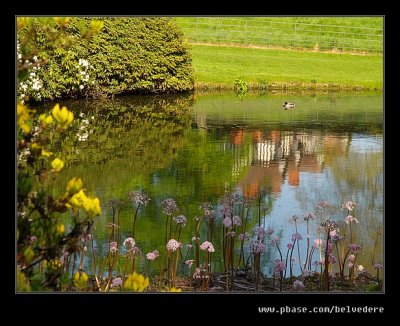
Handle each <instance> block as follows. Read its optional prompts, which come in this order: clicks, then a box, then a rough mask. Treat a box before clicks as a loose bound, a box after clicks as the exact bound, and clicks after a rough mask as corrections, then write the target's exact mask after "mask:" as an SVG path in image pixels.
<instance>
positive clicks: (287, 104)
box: [283, 102, 296, 109]
mask: <svg viewBox="0 0 400 326" xmlns="http://www.w3.org/2000/svg"><path fill="white" fill-rule="evenodd" d="M283 107H284V108H285V109H293V108H295V107H296V104H294V102H285V104H283Z"/></svg>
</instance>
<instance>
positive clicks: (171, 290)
mask: <svg viewBox="0 0 400 326" xmlns="http://www.w3.org/2000/svg"><path fill="white" fill-rule="evenodd" d="M168 292H182V289H178V288H176V287H173V288H170V289H169V291H168Z"/></svg>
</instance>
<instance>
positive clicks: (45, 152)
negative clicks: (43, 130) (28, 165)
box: [42, 148, 53, 157]
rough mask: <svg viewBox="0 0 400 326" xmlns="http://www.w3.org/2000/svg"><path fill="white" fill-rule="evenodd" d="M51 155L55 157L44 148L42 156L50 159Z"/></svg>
mask: <svg viewBox="0 0 400 326" xmlns="http://www.w3.org/2000/svg"><path fill="white" fill-rule="evenodd" d="M51 155H53V153H52V152H49V151H46V150H45V149H43V148H42V156H43V157H50V156H51Z"/></svg>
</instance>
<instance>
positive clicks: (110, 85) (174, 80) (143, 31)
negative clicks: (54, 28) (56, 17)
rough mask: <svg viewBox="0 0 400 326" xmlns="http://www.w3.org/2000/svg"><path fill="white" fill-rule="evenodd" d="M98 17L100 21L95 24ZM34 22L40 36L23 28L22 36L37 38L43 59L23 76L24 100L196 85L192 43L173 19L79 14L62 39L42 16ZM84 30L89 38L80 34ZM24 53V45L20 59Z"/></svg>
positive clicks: (20, 88)
mask: <svg viewBox="0 0 400 326" xmlns="http://www.w3.org/2000/svg"><path fill="white" fill-rule="evenodd" d="M94 20H95V21H97V22H98V23H97V24H92V23H93V21H94ZM33 24H36V25H37V28H36V29H35V34H34V35H24V34H23V33H24V30H23V29H21V30H19V31H18V32H19V35H17V36H18V37H17V38H18V39H19V40H20V42H21V44H22V40H23V39H26V37H27V36H28V37H29V38H30V39H31V40H32V41H33V43H34V46H35V55H36V58H37V60H36V61H35V62H31V65H32V67H31V68H30V70H29V72H30V74H29V75H25V76H21V78H20V85H19V86H18V97H19V98H20V99H23V100H25V101H42V100H55V99H59V98H71V97H85V96H93V97H98V96H111V95H115V94H120V93H126V92H177V91H186V90H191V89H193V85H194V74H193V68H192V58H191V54H190V51H189V45H188V44H187V43H186V42H185V41H184V38H183V33H182V32H181V31H180V30H179V28H178V27H177V25H176V24H175V23H174V22H173V20H172V19H170V18H162V17H157V18H150V17H145V18H144V17H118V18H111V17H107V18H98V19H94V18H86V17H75V18H71V19H69V21H68V24H66V25H65V26H64V27H63V29H62V30H63V33H64V34H65V35H63V37H62V38H58V39H57V40H53V39H52V38H51V37H49V33H48V30H46V29H45V28H44V27H42V25H41V24H40V21H39V20H38V19H33ZM92 25H94V26H97V25H98V28H94V27H93V26H92ZM100 26H101V28H100ZM85 29H86V32H84V33H82V30H84V31H85ZM93 29H95V32H96V33H95V32H93ZM100 30H101V31H100ZM80 34H83V35H84V36H85V37H84V39H82V38H78V37H77V36H78V35H80ZM60 43H61V46H60ZM63 43H65V44H63ZM149 44H151V46H149ZM18 52H19V44H17V60H20V58H22V56H20V54H18ZM32 61H33V60H32ZM35 67H36V69H33V68H35ZM39 68H40V69H39ZM31 73H32V75H31Z"/></svg>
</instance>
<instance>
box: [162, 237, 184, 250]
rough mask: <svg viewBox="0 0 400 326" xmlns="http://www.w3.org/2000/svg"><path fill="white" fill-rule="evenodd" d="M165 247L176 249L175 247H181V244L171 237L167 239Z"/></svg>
mask: <svg viewBox="0 0 400 326" xmlns="http://www.w3.org/2000/svg"><path fill="white" fill-rule="evenodd" d="M166 247H167V250H168V251H176V250H177V249H179V248H180V247H182V244H181V243H180V242H178V241H176V240H175V239H171V240H169V241H168V243H167V245H166Z"/></svg>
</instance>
